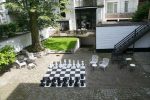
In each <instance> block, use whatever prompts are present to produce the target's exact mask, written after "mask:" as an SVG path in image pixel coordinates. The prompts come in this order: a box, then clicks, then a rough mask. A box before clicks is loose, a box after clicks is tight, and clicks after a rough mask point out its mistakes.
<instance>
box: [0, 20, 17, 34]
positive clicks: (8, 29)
mask: <svg viewBox="0 0 150 100" xmlns="http://www.w3.org/2000/svg"><path fill="white" fill-rule="evenodd" d="M16 29H17V24H16V23H9V24H1V25H0V32H1V34H2V35H8V36H9V37H12V36H14V35H15V33H16Z"/></svg>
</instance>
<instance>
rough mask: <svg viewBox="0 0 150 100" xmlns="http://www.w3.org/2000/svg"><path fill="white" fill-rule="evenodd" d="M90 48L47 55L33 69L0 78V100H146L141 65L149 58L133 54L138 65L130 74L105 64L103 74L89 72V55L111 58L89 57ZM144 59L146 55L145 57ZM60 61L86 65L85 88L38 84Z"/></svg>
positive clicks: (147, 84) (148, 80) (149, 93)
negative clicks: (53, 63) (72, 52)
mask: <svg viewBox="0 0 150 100" xmlns="http://www.w3.org/2000/svg"><path fill="white" fill-rule="evenodd" d="M89 49H90V48H80V49H79V50H78V51H77V52H76V53H75V54H49V55H46V56H42V57H41V58H38V59H37V60H36V63H37V67H36V68H34V69H31V70H29V69H27V68H22V69H11V71H10V72H7V73H5V74H4V75H2V76H0V100H149V98H150V77H145V76H148V75H149V74H148V73H145V71H144V69H143V67H142V66H143V64H149V60H144V59H148V58H149V56H146V58H144V56H141V55H142V53H140V54H136V57H134V58H135V60H134V63H135V64H137V63H138V64H139V65H138V66H137V68H136V70H135V71H134V72H129V71H128V69H127V67H126V68H124V69H119V68H118V65H117V64H112V63H111V62H110V63H109V67H108V68H107V69H106V71H105V72H104V71H103V70H101V69H100V68H96V69H95V70H92V68H91V67H90V66H88V65H89V59H91V57H92V55H93V54H96V55H98V56H99V60H101V59H102V58H104V57H107V58H111V53H93V51H89ZM58 55H59V56H58ZM144 55H148V54H147V53H146V54H144ZM63 59H74V60H80V61H82V60H84V61H85V63H86V65H87V66H86V74H87V75H86V78H87V87H86V88H43V87H39V84H40V80H41V79H42V77H43V75H44V74H45V72H46V71H47V68H48V65H49V64H50V63H51V62H53V61H60V60H63Z"/></svg>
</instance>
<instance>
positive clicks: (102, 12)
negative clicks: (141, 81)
mask: <svg viewBox="0 0 150 100" xmlns="http://www.w3.org/2000/svg"><path fill="white" fill-rule="evenodd" d="M69 2H70V4H69V5H67V7H68V9H70V10H71V11H70V12H69V13H66V17H65V18H64V21H67V22H68V25H69V29H70V30H76V29H81V28H86V29H90V30H93V29H95V27H96V25H97V24H99V23H101V22H106V21H111V20H113V21H114V20H115V21H120V20H130V19H132V15H133V13H134V12H135V11H136V10H137V8H138V4H139V1H138V0H69Z"/></svg>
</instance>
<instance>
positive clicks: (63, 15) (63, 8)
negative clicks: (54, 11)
mask: <svg viewBox="0 0 150 100" xmlns="http://www.w3.org/2000/svg"><path fill="white" fill-rule="evenodd" d="M59 2H61V0H59ZM65 8H66V6H65V4H64V3H61V7H60V15H61V16H62V17H66V13H65V12H64V10H65Z"/></svg>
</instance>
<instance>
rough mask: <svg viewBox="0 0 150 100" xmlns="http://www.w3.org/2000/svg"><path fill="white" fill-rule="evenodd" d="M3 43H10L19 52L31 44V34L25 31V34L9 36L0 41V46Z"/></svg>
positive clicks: (0, 46)
mask: <svg viewBox="0 0 150 100" xmlns="http://www.w3.org/2000/svg"><path fill="white" fill-rule="evenodd" d="M5 45H11V46H13V47H14V48H15V51H16V52H19V51H20V50H22V49H23V48H24V47H27V46H29V45H31V34H30V33H27V34H24V35H21V36H17V37H14V38H10V39H7V40H5V41H2V42H0V48H2V47H4V46H5Z"/></svg>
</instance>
